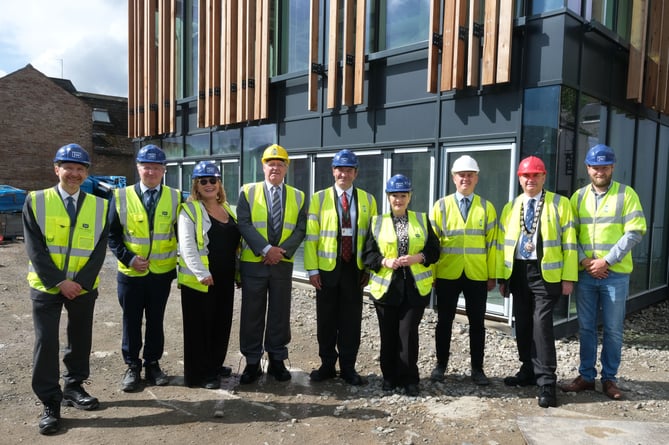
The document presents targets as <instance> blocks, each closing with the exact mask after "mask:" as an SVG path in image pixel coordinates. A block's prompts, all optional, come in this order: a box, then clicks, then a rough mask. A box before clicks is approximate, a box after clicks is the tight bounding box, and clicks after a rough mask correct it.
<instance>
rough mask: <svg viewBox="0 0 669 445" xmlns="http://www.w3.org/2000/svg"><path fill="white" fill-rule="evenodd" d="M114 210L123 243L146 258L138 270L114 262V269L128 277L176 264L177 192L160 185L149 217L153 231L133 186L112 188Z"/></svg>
mask: <svg viewBox="0 0 669 445" xmlns="http://www.w3.org/2000/svg"><path fill="white" fill-rule="evenodd" d="M114 194H115V197H116V211H117V212H118V215H119V220H120V222H121V225H122V226H123V242H124V243H125V245H126V247H127V248H128V250H130V251H131V252H133V253H134V254H136V255H141V256H142V257H144V258H148V259H149V269H148V270H146V271H145V272H138V271H136V270H135V269H133V268H132V267H129V266H126V265H124V264H123V263H122V262H121V261H118V270H119V272H121V273H122V274H124V275H128V276H131V277H132V276H135V277H137V276H145V275H148V273H149V272H152V273H156V274H161V273H167V272H169V271H171V270H173V269H174V268H175V267H176V264H177V237H176V233H175V231H174V225H175V223H176V218H177V210H178V207H179V205H180V203H181V199H180V196H179V191H178V190H176V189H173V188H171V187H168V186H165V185H163V186H162V192H161V194H160V198H159V199H158V202H156V210H155V214H154V217H153V231H151V230H150V229H149V216H148V214H147V212H146V209H145V208H144V204H143V203H142V199H141V197H140V196H139V195H137V192H136V191H135V187H134V186H130V187H125V188H121V189H116V190H115V191H114Z"/></svg>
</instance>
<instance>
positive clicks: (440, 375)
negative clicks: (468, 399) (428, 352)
mask: <svg viewBox="0 0 669 445" xmlns="http://www.w3.org/2000/svg"><path fill="white" fill-rule="evenodd" d="M444 374H446V364H445V363H444V364H441V363H437V366H435V367H434V369H433V370H432V373H431V374H430V380H432V381H433V382H442V381H443V380H444Z"/></svg>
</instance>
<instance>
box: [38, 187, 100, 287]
mask: <svg viewBox="0 0 669 445" xmlns="http://www.w3.org/2000/svg"><path fill="white" fill-rule="evenodd" d="M81 193H85V192H81ZM30 196H31V200H32V211H33V215H35V221H37V225H38V226H39V227H40V229H41V230H42V234H43V235H44V240H45V241H46V245H47V248H48V249H49V255H50V256H51V260H52V261H53V262H54V264H55V265H56V267H58V268H59V269H60V270H63V271H65V274H66V277H67V279H69V280H75V279H76V276H77V272H79V271H80V270H81V269H82V268H83V267H84V265H85V264H86V263H87V262H88V259H89V258H90V256H91V255H92V254H93V250H95V246H96V245H97V244H98V241H100V237H101V236H102V231H103V228H104V222H105V218H106V217H107V209H108V207H109V202H108V201H107V200H106V199H102V198H99V197H97V196H94V195H91V194H86V195H85V198H84V200H83V202H82V203H81V208H80V209H79V212H78V213H77V221H76V223H75V225H74V227H72V223H71V222H70V216H69V215H68V213H67V210H65V204H64V203H63V200H62V198H61V197H60V194H59V193H58V190H57V189H55V188H51V189H46V190H39V191H34V192H30ZM80 202H81V201H80ZM98 282H99V277H98V278H96V279H95V284H94V285H93V288H94V289H97V287H98ZM28 284H29V285H30V287H32V288H33V289H36V290H38V291H41V292H47V293H50V294H58V293H59V292H60V290H59V289H58V288H57V287H52V288H50V289H47V288H46V287H45V286H44V284H43V283H42V281H41V280H40V278H39V276H37V273H36V272H35V270H34V268H33V267H32V263H30V264H29V265H28ZM86 292H87V291H86V290H82V291H81V293H82V294H84V293H86Z"/></svg>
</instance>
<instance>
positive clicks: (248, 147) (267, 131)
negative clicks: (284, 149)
mask: <svg viewBox="0 0 669 445" xmlns="http://www.w3.org/2000/svg"><path fill="white" fill-rule="evenodd" d="M242 141H243V144H244V146H243V150H242V167H243V170H242V184H244V183H248V182H257V181H262V180H263V178H264V174H263V171H262V163H261V161H260V159H261V158H262V152H263V151H264V150H265V148H267V147H268V146H269V145H271V144H273V143H275V141H276V125H275V124H268V125H260V126H257V127H246V128H244V134H243V139H242Z"/></svg>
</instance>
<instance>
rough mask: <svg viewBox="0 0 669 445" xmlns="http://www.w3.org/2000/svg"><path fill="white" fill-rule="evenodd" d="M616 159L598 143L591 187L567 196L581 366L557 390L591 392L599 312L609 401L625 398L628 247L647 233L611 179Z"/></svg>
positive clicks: (636, 206)
mask: <svg viewBox="0 0 669 445" xmlns="http://www.w3.org/2000/svg"><path fill="white" fill-rule="evenodd" d="M615 162H616V156H615V153H614V152H613V150H612V149H611V148H610V147H608V146H606V145H604V144H598V145H595V146H594V147H592V148H591V149H590V150H589V151H588V153H587V154H586V156H585V164H586V167H587V169H588V176H590V181H591V183H590V184H589V185H586V186H585V187H582V188H580V189H578V190H576V192H574V194H573V195H572V197H571V205H572V207H573V209H574V215H575V216H576V231H577V235H578V261H579V273H578V283H577V285H576V311H577V314H578V327H579V345H580V358H581V364H580V366H579V368H578V373H579V375H578V377H576V378H575V379H574V380H573V381H571V382H570V383H567V384H564V385H562V386H561V388H562V390H563V391H565V392H581V391H585V390H594V389H595V378H596V377H597V369H596V368H595V365H596V363H597V337H598V333H597V326H598V320H599V318H598V314H599V313H600V308H601V321H602V325H603V331H602V352H601V356H600V360H601V363H602V369H601V374H600V376H601V381H602V391H603V392H604V394H606V395H607V396H608V397H609V398H610V399H612V400H619V399H621V398H622V397H623V394H622V392H621V390H620V388H618V385H617V378H616V374H617V373H618V367H619V366H620V360H621V351H622V344H623V327H624V320H625V305H626V303H627V296H628V295H629V280H630V274H631V273H632V268H633V262H632V248H633V247H634V246H636V245H637V244H638V243H639V242H641V238H642V237H643V235H644V234H645V233H646V219H645V217H644V214H643V209H642V208H641V202H640V201H639V196H638V195H637V194H636V192H635V191H634V190H633V189H632V187H629V186H626V185H624V184H620V183H619V182H617V181H614V180H613V179H612V177H613V168H614V164H615Z"/></svg>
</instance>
